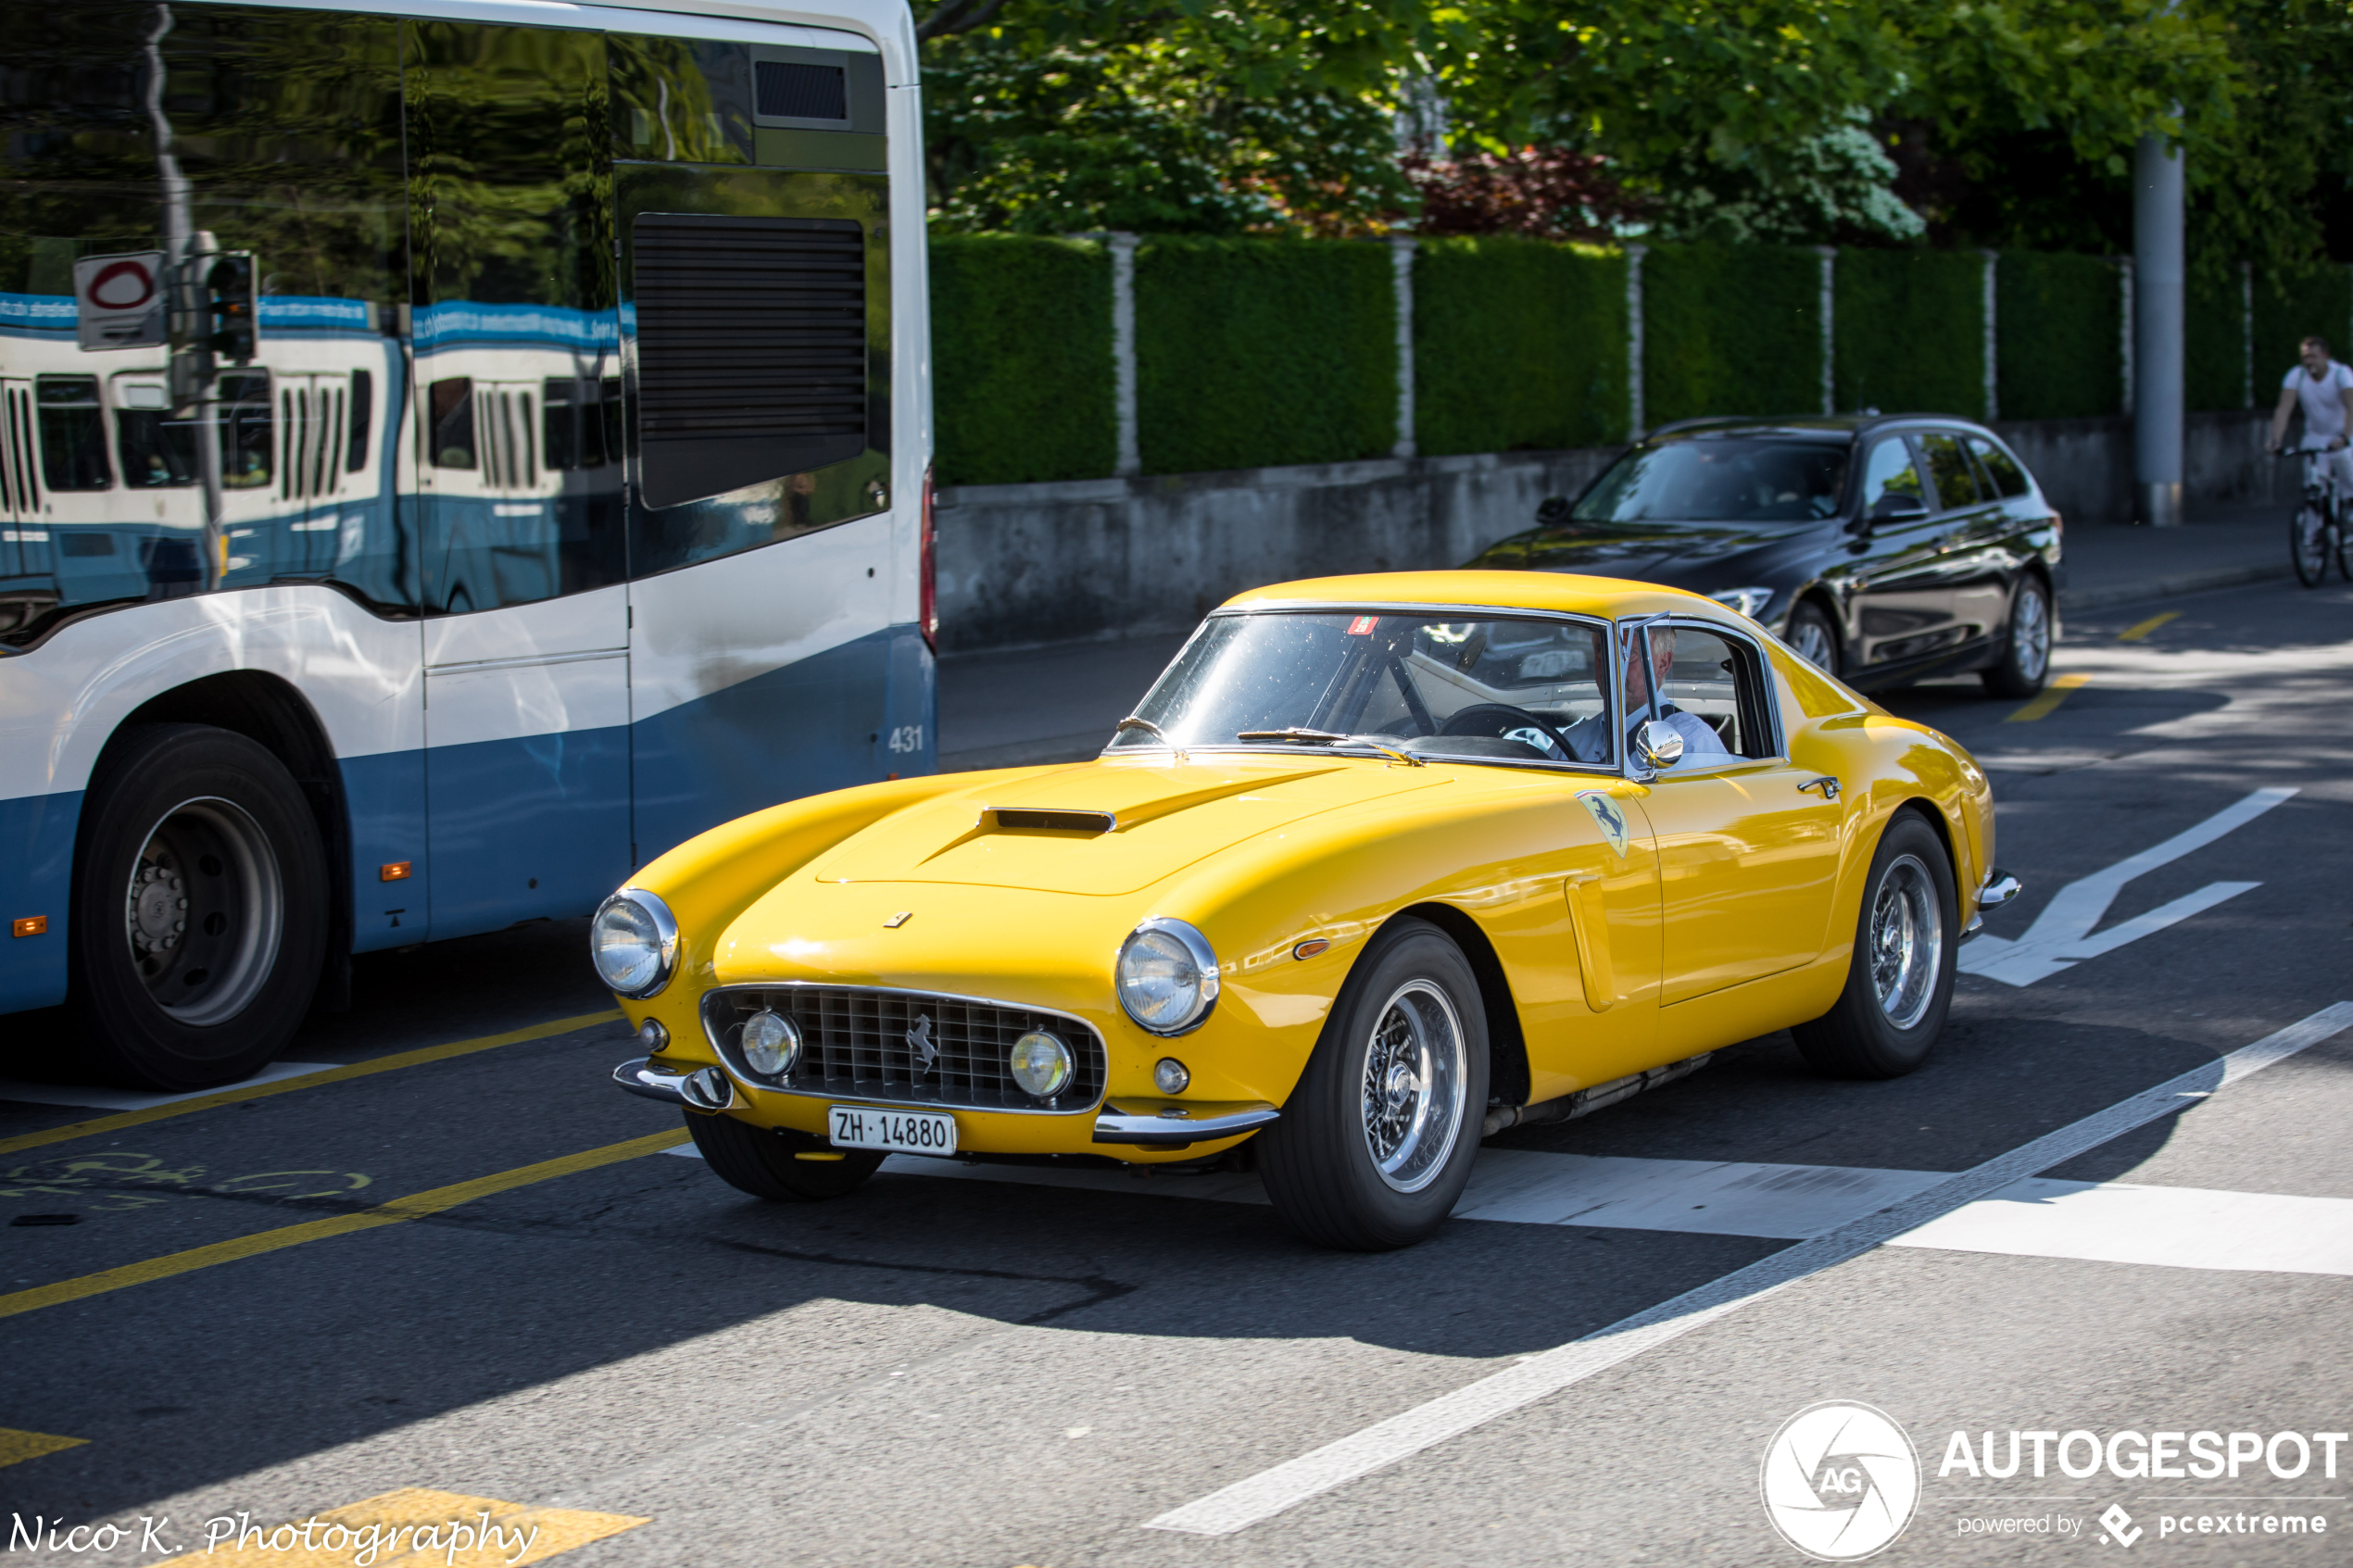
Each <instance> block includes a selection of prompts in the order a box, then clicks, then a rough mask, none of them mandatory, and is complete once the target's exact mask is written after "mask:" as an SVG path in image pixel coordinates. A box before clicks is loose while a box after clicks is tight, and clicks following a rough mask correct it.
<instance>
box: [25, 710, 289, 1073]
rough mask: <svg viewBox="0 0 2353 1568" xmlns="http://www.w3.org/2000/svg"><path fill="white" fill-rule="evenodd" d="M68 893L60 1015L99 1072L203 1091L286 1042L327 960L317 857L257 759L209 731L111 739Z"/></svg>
mask: <svg viewBox="0 0 2353 1568" xmlns="http://www.w3.org/2000/svg"><path fill="white" fill-rule="evenodd" d="M73 891H74V897H73V914H72V919H71V921H70V931H71V935H72V941H71V944H70V947H69V954H68V962H69V969H70V974H71V987H70V994H71V1007H72V1010H73V1014H74V1019H75V1022H76V1023H77V1024H78V1025H79V1032H80V1035H81V1037H82V1047H83V1049H84V1051H85V1052H86V1053H87V1056H88V1060H89V1065H90V1066H92V1067H93V1068H94V1069H96V1070H97V1072H98V1073H101V1074H102V1075H104V1076H105V1077H107V1078H108V1079H111V1080H113V1081H114V1082H117V1083H120V1084H126V1085H132V1086H135V1087H139V1088H147V1089H158V1090H162V1091H164V1092H167V1093H179V1092H185V1091H188V1090H192V1089H209V1088H217V1087H219V1086H220V1085H223V1084H233V1083H235V1082H237V1081H238V1080H239V1079H242V1078H248V1077H251V1076H252V1075H253V1074H254V1073H257V1072H258V1071H260V1069H261V1068H262V1067H264V1066H266V1065H267V1064H268V1063H269V1062H270V1060H271V1059H272V1058H274V1057H275V1056H276V1055H277V1054H278V1053H279V1051H281V1050H282V1049H283V1048H284V1047H285V1046H286V1043H287V1042H288V1041H290V1040H291V1039H293V1038H294V1035H295V1031H296V1029H297V1028H299V1027H300V1026H301V1023H302V1020H303V1015H304V1014H305V1013H306V1012H307V1011H308V1010H309V1007H310V997H311V993H312V992H313V991H314V990H315V989H316V988H317V986H318V984H319V972H320V968H321V961H322V960H323V959H324V957H325V951H326V937H327V865H326V855H325V851H324V849H323V848H322V847H321V844H320V840H319V828H318V824H317V822H315V821H314V820H313V819H312V817H311V814H310V809H309V807H308V805H307V804H306V803H305V801H304V799H303V797H302V791H301V789H300V788H299V787H297V786H296V784H295V781H294V777H293V775H292V774H290V773H288V772H287V771H286V768H285V764H283V762H280V761H279V760H278V759H277V758H276V757H274V756H272V755H271V753H270V752H269V751H268V750H266V749H265V748H263V747H262V746H259V745H258V744H257V743H255V742H254V741H251V740H249V739H247V738H246V737H245V736H244V735H241V734H235V733H234V732H233V731H229V730H222V729H216V728H214V727H212V726H210V725H207V724H142V725H139V726H138V727H136V728H134V729H131V730H128V731H125V732H124V733H123V734H121V735H120V736H119V737H117V739H116V740H115V741H114V743H112V744H111V745H110V746H108V747H107V753H106V755H105V757H104V758H102V759H100V762H99V766H98V770H97V772H96V774H95V775H94V777H93V778H92V779H91V781H90V790H89V795H88V797H87V798H86V800H85V801H84V804H83V808H82V834H81V842H80V844H79V845H78V846H77V850H76V854H75V857H74V890H73Z"/></svg>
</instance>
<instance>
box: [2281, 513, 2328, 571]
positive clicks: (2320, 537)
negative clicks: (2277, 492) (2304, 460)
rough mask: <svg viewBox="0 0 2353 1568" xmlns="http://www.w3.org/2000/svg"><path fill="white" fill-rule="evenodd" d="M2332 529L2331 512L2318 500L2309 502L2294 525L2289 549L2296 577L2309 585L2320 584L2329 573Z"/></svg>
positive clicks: (2290, 534)
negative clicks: (2330, 524) (2294, 563)
mask: <svg viewBox="0 0 2353 1568" xmlns="http://www.w3.org/2000/svg"><path fill="white" fill-rule="evenodd" d="M2330 532H2331V530H2330V527H2329V517H2328V513H2327V512H2326V511H2325V510H2324V509H2323V508H2322V507H2321V506H2320V504H2319V503H2318V502H2316V501H2307V502H2305V503H2304V505H2303V507H2302V508H2299V509H2298V510H2297V512H2296V521H2295V522H2294V523H2292V524H2291V525H2290V533H2289V536H2288V553H2289V554H2290V556H2292V557H2293V558H2294V559H2295V562H2296V581H2297V582H2299V583H2303V584H2304V585H2305V586H2306V587H2308V588H2317V587H2319V586H2320V585H2321V583H2322V581H2323V580H2324V579H2325V578H2326V577H2327V576H2328V570H2329V556H2330V554H2331V553H2332V551H2331V546H2332V544H2333V543H2334V541H2332V540H2331V539H2330V537H2329V534H2330Z"/></svg>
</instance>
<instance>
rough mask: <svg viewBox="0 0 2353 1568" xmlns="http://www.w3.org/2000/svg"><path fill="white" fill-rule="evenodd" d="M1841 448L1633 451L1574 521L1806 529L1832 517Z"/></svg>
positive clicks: (1723, 445)
mask: <svg viewBox="0 0 2353 1568" xmlns="http://www.w3.org/2000/svg"><path fill="white" fill-rule="evenodd" d="M1845 483H1846V446H1845V445H1844V444H1843V443H1842V444H1839V445H1831V444H1830V443H1828V442H1818V441H1792V440H1789V439H1787V438H1785V437H1777V438H1766V437H1758V438H1748V437H1732V436H1715V435H1711V436H1700V437H1695V438H1692V439H1687V440H1682V441H1669V442H1667V443H1665V444H1663V445H1656V446H1652V445H1642V446H1637V447H1635V448H1634V449H1633V450H1632V451H1630V452H1629V453H1627V454H1626V455H1625V456H1624V457H1622V458H1618V459H1617V465H1616V466H1615V467H1613V468H1612V469H1611V470H1609V471H1608V472H1607V473H1605V474H1604V475H1602V477H1601V478H1600V480H1599V481H1597V482H1596V483H1594V485H1593V487H1592V489H1591V490H1588V491H1587V492H1586V493H1585V498H1584V499H1583V500H1581V501H1579V502H1578V503H1577V510H1576V514H1575V515H1576V517H1577V519H1578V521H1580V522H1646V521H1653V520H1657V521H1677V522H1811V521H1818V520H1819V519H1822V518H1826V517H1829V516H1831V514H1832V513H1834V512H1836V511H1837V510H1838V498H1839V492H1840V490H1841V489H1842V488H1843V486H1844V485H1845Z"/></svg>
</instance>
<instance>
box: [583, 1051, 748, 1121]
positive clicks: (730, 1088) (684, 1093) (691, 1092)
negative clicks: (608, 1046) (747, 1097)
mask: <svg viewBox="0 0 2353 1568" xmlns="http://www.w3.org/2000/svg"><path fill="white" fill-rule="evenodd" d="M612 1081H613V1082H614V1083H616V1084H618V1085H621V1086H622V1087H623V1088H624V1089H626V1090H628V1091H629V1092H630V1093H631V1094H633V1095H641V1096H643V1097H644V1098H647V1099H658V1100H660V1101H661V1102H662V1103H663V1104H664V1105H683V1106H685V1107H686V1109H687V1110H726V1109H727V1108H728V1107H729V1106H731V1105H733V1104H735V1103H736V1085H734V1084H733V1083H731V1082H729V1080H728V1077H727V1074H725V1073H722V1072H720V1071H719V1069H717V1068H716V1067H702V1068H698V1069H696V1070H695V1071H694V1072H692V1073H673V1072H671V1071H670V1069H668V1068H666V1067H659V1066H656V1065H655V1063H654V1061H653V1059H652V1058H650V1057H642V1056H641V1057H638V1058H636V1059H635V1060H630V1061H624V1062H623V1063H622V1064H621V1065H620V1066H619V1067H616V1068H614V1069H613V1070H612Z"/></svg>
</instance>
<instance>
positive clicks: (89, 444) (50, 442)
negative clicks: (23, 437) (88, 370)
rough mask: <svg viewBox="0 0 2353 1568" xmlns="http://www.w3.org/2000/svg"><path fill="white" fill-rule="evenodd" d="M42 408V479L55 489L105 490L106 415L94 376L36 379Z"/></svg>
mask: <svg viewBox="0 0 2353 1568" xmlns="http://www.w3.org/2000/svg"><path fill="white" fill-rule="evenodd" d="M33 398H34V401H35V402H36V403H38V404H39V406H40V409H41V478H42V481H43V482H44V483H46V484H47V485H48V486H49V488H50V489H52V490H105V489H107V488H108V487H110V486H111V485H112V484H113V483H114V473H113V470H110V469H108V468H107V416H106V414H105V413H104V412H103V411H102V410H101V409H100V408H99V407H98V378H97V377H95V376H43V377H42V378H41V379H40V380H39V381H37V382H35V383H33Z"/></svg>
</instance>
